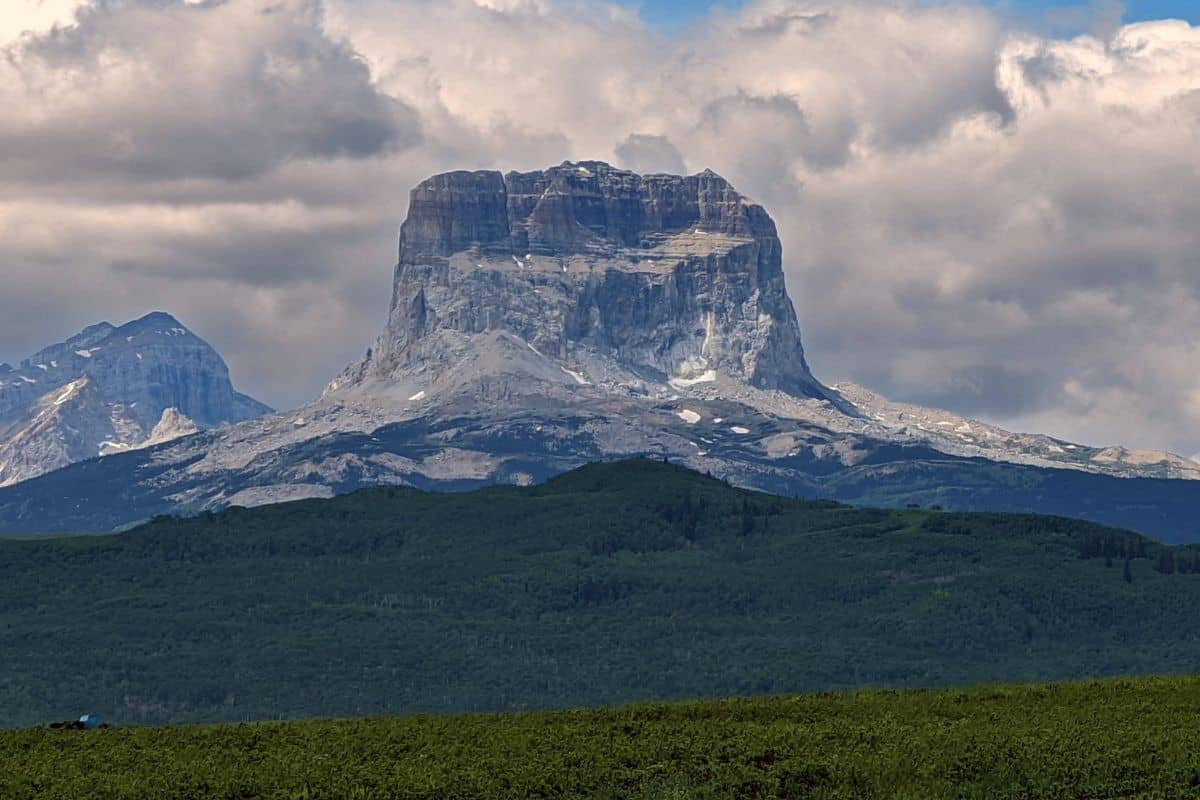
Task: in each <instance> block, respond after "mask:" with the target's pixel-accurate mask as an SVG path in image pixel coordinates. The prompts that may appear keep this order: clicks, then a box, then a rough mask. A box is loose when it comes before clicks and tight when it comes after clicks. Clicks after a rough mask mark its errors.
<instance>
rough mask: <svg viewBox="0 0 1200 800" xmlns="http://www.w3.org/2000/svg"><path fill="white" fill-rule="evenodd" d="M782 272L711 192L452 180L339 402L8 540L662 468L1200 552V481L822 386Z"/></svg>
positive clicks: (752, 214)
mask: <svg viewBox="0 0 1200 800" xmlns="http://www.w3.org/2000/svg"><path fill="white" fill-rule="evenodd" d="M782 265H783V252H782V246H781V245H780V241H779V237H778V235H777V231H776V229H775V225H774V223H773V222H772V221H771V218H770V216H769V215H768V214H767V212H766V211H765V210H764V209H763V208H762V206H760V205H758V204H757V203H755V202H753V201H751V200H749V199H748V198H746V197H743V196H742V195H740V194H739V193H738V192H737V191H735V190H734V188H733V187H732V186H730V184H729V183H728V182H727V181H725V180H724V179H723V178H721V177H720V176H718V175H716V174H714V173H712V172H709V171H705V172H702V173H700V174H698V175H692V176H686V177H684V176H675V175H637V174H635V173H632V172H628V171H625V170H619V169H615V168H613V167H610V166H609V165H607V164H603V163H601V162H594V161H589V162H580V163H570V162H568V163H565V164H562V165H560V166H558V167H551V168H549V169H546V170H542V171H537V172H530V173H516V172H510V173H507V174H501V173H499V172H491V171H482V172H451V173H446V174H443V175H437V176H434V177H432V178H430V179H428V180H426V181H424V182H422V183H421V184H420V185H419V186H417V187H416V188H415V189H414V190H413V191H412V194H411V198H410V203H409V212H408V217H407V219H406V220H405V222H404V224H403V226H402V227H401V233H400V248H399V256H398V263H397V265H396V267H395V272H394V276H393V282H392V297H393V299H392V303H391V308H390V312H389V316H388V321H387V324H386V326H385V329H384V331H383V333H382V335H381V336H380V337H379V338H378V340H377V341H376V342H375V343H374V344H373V345H372V347H371V348H369V350H368V351H367V353H366V356H365V357H364V358H363V359H362V360H361V361H360V362H358V363H356V364H353V365H351V366H350V367H348V368H347V369H346V370H344V371H343V372H342V374H340V375H338V376H337V377H336V378H335V379H334V380H333V381H331V382H330V383H329V385H328V387H327V389H326V390H325V392H324V393H323V395H322V396H321V397H320V398H318V399H317V400H315V401H314V402H312V403H310V404H308V405H307V406H304V407H302V408H300V409H297V410H295V411H291V412H287V413H284V414H276V415H271V416H265V417H261V418H258V419H255V420H252V421H249V422H247V423H244V424H241V425H236V426H233V427H231V428H227V429H223V430H221V431H218V432H208V433H204V434H200V435H197V436H191V437H188V438H186V439H182V440H180V441H177V442H172V443H168V444H166V445H162V446H159V447H155V448H153V449H151V450H148V451H144V452H140V453H133V454H128V455H122V456H120V457H119V458H113V459H110V460H108V461H106V462H105V463H104V467H103V469H101V468H99V467H98V466H96V465H92V464H87V463H85V464H80V465H77V466H74V467H71V468H69V469H67V470H65V471H62V472H59V473H55V474H52V475H46V476H43V477H42V478H39V479H37V480H34V481H28V482H25V483H22V484H20V485H19V486H13V487H9V488H7V489H0V531H7V532H20V531H31V530H43V531H52V530H71V529H75V530H80V529H89V530H95V529H110V528H112V527H115V526H121V525H126V524H129V523H131V522H135V521H137V520H139V519H145V518H148V517H150V516H152V515H154V514H161V513H178V512H195V511H200V510H205V509H212V508H219V507H222V506H226V505H230V504H234V505H255V504H260V503H265V502H271V501H274V500H285V499H295V498H302V497H316V496H329V495H332V494H335V493H341V492H347V491H352V490H354V489H357V488H360V487H363V486H371V485H379V484H407V485H412V486H419V487H425V488H442V489H465V488H471V487H474V486H479V485H484V484H488V483H496V482H512V483H531V482H536V481H541V480H545V479H547V478H549V477H551V476H553V475H555V474H558V473H561V472H563V471H566V470H569V469H572V468H574V467H577V466H579V465H581V464H583V463H586V462H589V461H596V460H603V459H612V458H621V457H626V456H630V455H637V454H654V455H658V456H663V455H666V456H670V457H671V458H672V459H675V460H677V461H681V462H682V463H686V464H687V465H689V466H691V467H694V468H696V469H700V470H703V471H707V472H712V473H713V474H716V475H720V476H723V477H726V478H728V479H730V480H731V481H732V482H734V483H736V484H739V485H744V486H750V487H757V488H760V489H764V490H768V491H772V492H778V493H782V494H788V495H793V494H803V495H806V496H823V497H830V498H834V499H838V500H842V501H845V502H854V503H866V504H901V505H903V504H907V503H922V504H930V503H936V504H939V505H942V506H944V507H946V508H958V509H962V510H999V511H1034V512H1045V513H1055V514H1064V515H1069V516H1077V517H1080V518H1084V519H1091V520H1096V521H1100V522H1104V523H1107V524H1113V525H1120V526H1124V527H1131V528H1136V529H1137V530H1141V531H1144V532H1146V533H1150V534H1153V535H1155V536H1158V537H1160V538H1163V539H1167V540H1170V541H1185V540H1191V539H1195V540H1200V519H1197V518H1196V516H1195V514H1194V509H1195V507H1196V505H1197V502H1198V501H1200V482H1197V481H1195V480H1191V479H1194V478H1200V465H1197V464H1196V463H1195V462H1192V461H1190V460H1188V459H1184V458H1181V457H1179V456H1174V455H1171V454H1166V453H1145V452H1131V451H1126V450H1123V449H1121V448H1094V447H1085V446H1082V445H1076V444H1072V443H1069V442H1063V441H1060V440H1057V439H1053V438H1051V437H1046V436H1036V435H1024V434H1014V433H1009V432H1007V431H1002V430H1000V429H998V428H995V427H993V426H988V425H984V424H982V423H978V422H975V421H972V420H966V419H962V418H960V417H956V416H954V415H951V414H947V413H944V412H938V411H934V410H929V409H921V408H917V407H913V406H904V405H899V404H892V403H888V402H887V401H886V400H883V399H882V398H879V397H877V396H875V395H873V394H871V393H870V392H868V391H866V390H863V389H859V388H857V387H853V386H850V385H848V384H843V385H839V386H838V387H828V386H825V385H823V384H822V383H821V382H820V381H819V380H817V379H816V378H815V377H814V376H813V375H812V373H811V371H810V370H809V367H808V364H807V362H806V360H805V355H804V350H803V347H802V345H801V336H800V327H799V324H798V322H797V319H796V314H795V311H794V309H793V306H792V302H791V300H790V298H789V296H788V294H787V290H786V287H785V283H784V273H783V266H782ZM64 499H67V500H69V502H65V503H64V502H63V501H64Z"/></svg>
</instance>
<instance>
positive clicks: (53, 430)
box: [0, 311, 270, 486]
mask: <svg viewBox="0 0 1200 800" xmlns="http://www.w3.org/2000/svg"><path fill="white" fill-rule="evenodd" d="M0 375H2V376H3V377H2V378H0V486H2V485H6V484H9V483H14V482H17V481H21V480H25V479H28V478H30V477H33V476H36V475H39V474H41V473H43V472H46V471H48V470H51V469H57V468H58V467H61V466H64V465H65V464H69V463H72V462H74V461H79V460H82V459H86V458H91V457H94V456H96V455H108V454H111V453H117V452H123V451H126V450H131V449H134V448H136V447H139V446H142V445H143V444H144V443H146V442H147V441H149V440H153V441H155V442H157V441H166V440H168V438H171V437H173V436H178V435H185V433H186V432H189V431H194V430H197V429H201V428H211V427H215V426H218V425H221V424H224V423H227V422H239V421H241V420H244V419H248V418H250V417H254V416H258V415H260V414H263V413H266V412H267V411H269V410H270V409H269V408H267V407H266V406H264V405H263V404H261V403H259V402H257V401H255V400H253V399H252V398H249V397H246V396H245V395H242V394H240V393H238V392H236V391H234V389H233V386H232V383H231V381H230V378H229V368H228V367H227V366H226V364H225V362H224V360H222V358H221V356H220V355H219V354H218V353H217V352H216V351H215V350H213V348H212V347H211V346H209V344H208V343H207V342H205V341H204V340H203V339H200V338H199V337H197V336H195V335H194V334H193V333H191V331H189V330H188V329H187V328H185V327H183V325H182V324H180V322H179V321H178V320H177V319H175V317H173V316H172V315H170V314H168V313H166V312H163V311H156V312H153V313H151V314H147V315H146V316H143V317H141V318H139V319H136V320H134V321H132V322H128V323H126V324H124V325H122V326H121V327H119V328H117V327H114V326H113V325H112V324H111V323H108V322H101V323H98V324H96V325H91V326H89V327H87V328H84V329H83V330H82V331H80V332H79V333H77V334H76V335H74V336H72V337H71V338H69V339H67V340H66V341H63V342H59V343H57V344H53V345H50V346H49V347H45V348H42V349H41V350H40V351H38V352H37V353H35V354H34V355H32V356H30V357H29V358H27V359H24V360H23V361H22V362H21V365H20V367H19V368H16V369H13V368H9V369H8V370H3V369H0ZM167 412H170V413H167Z"/></svg>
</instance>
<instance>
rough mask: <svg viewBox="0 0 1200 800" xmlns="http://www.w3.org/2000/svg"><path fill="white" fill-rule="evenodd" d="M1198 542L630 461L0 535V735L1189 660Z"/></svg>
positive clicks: (1021, 677)
mask: <svg viewBox="0 0 1200 800" xmlns="http://www.w3.org/2000/svg"><path fill="white" fill-rule="evenodd" d="M1197 554H1198V551H1196V550H1182V549H1170V548H1165V547H1162V546H1160V545H1157V544H1155V543H1153V542H1150V541H1148V540H1145V539H1143V538H1141V537H1139V536H1137V535H1135V534H1132V533H1127V532H1119V531H1112V530H1108V529H1104V528H1100V527H1098V526H1094V525H1090V524H1088V523H1082V522H1078V521H1072V520H1065V519H1056V518H1048V517H1035V516H1007V515H997V514H977V515H969V514H941V513H935V512H931V511H925V510H919V509H910V510H903V511H877V510H860V509H854V508H850V507H846V506H840V505H836V504H833V503H829V502H807V501H803V500H787V499H783V498H779V497H775V496H770V495H761V494H754V493H750V492H746V491H741V490H737V489H732V488H730V487H728V486H727V485H725V484H724V483H722V482H719V481H715V480H712V479H709V478H705V477H704V476H701V475H697V474H695V473H692V472H689V471H687V470H684V469H681V468H677V467H674V466H670V465H666V464H662V463H656V462H649V461H630V462H621V463H616V464H608V465H597V466H592V467H587V468H584V469H582V470H579V471H577V472H574V473H570V474H568V475H565V476H562V477H560V478H558V479H555V480H553V481H551V482H549V483H547V484H545V485H543V486H539V487H531V488H516V487H501V488H490V489H485V490H481V491H477V492H473V493H468V494H451V495H440V494H428V493H422V492H418V491H415V490H408V489H375V490H368V491H363V492H359V493H357V494H353V495H349V496H345V497H339V498H335V499H332V500H315V501H304V502H298V503H291V504H286V505H280V506H274V507H268V508H260V509H254V510H245V509H232V510H229V511H227V512H223V513H220V514H212V515H206V516H203V517H199V518H196V519H187V520H176V519H160V520H157V521H155V522H153V523H151V524H149V525H147V526H144V527H142V528H139V529H136V530H134V531H131V532H128V533H124V534H120V535H115V536H91V537H79V538H68V539H43V540H31V541H0V714H2V715H3V717H2V718H0V727H17V726H27V725H35V724H41V723H44V722H47V721H50V720H53V719H66V718H69V717H72V716H77V715H79V714H81V713H83V712H84V711H89V712H91V711H94V712H97V713H100V714H102V715H103V716H105V717H107V718H110V719H112V720H114V721H115V722H117V723H118V724H135V723H139V724H140V723H160V722H185V721H219V720H233V721H237V720H244V719H271V718H277V717H284V718H294V717H306V716H366V715H375V714H409V713H416V712H461V711H491V710H523V709H536V708H553V707H559V708H562V707H578V706H598V705H606V704H616V703H625V702H632V701H647V700H668V699H686V698H699V697H721V696H729V695H758V694H769V693H791V692H798V691H809V690H825V689H834V688H853V687H860V686H914V685H917V686H932V685H945V684H968V683H975V682H996V681H1042V680H1058V679H1066V678H1076V677H1090V676H1103V675H1116V674H1131V673H1140V674H1149V673H1171V672H1188V671H1192V670H1194V669H1195V667H1196V665H1197V664H1198V663H1200V637H1198V635H1197V632H1198V631H1200V627H1198V626H1197V624H1196V621H1195V618H1194V609H1195V608H1197V607H1198V605H1200V573H1197V572H1195V569H1196V568H1197V566H1200V564H1198V562H1197Z"/></svg>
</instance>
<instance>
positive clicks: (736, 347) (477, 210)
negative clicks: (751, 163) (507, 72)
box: [356, 162, 829, 398]
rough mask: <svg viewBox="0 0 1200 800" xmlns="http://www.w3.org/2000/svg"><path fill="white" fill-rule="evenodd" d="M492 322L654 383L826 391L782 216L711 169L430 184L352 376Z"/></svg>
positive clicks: (595, 170) (430, 358)
mask: <svg viewBox="0 0 1200 800" xmlns="http://www.w3.org/2000/svg"><path fill="white" fill-rule="evenodd" d="M495 331H503V332H506V333H509V334H512V335H513V336H515V337H517V338H519V339H520V340H522V341H524V342H526V343H527V344H528V345H530V346H531V347H532V348H534V349H535V350H537V351H538V352H541V353H546V354H549V355H551V356H553V357H554V358H557V359H560V360H564V361H571V360H573V359H578V360H581V361H582V360H587V359H589V358H593V357H597V356H598V357H602V358H610V359H612V360H614V361H615V362H616V363H617V364H619V365H620V367H621V368H622V369H624V370H627V371H628V372H630V373H631V374H633V375H637V376H640V377H643V378H646V379H648V380H652V381H657V382H660V383H661V382H665V381H667V380H671V379H675V380H682V381H703V380H711V379H713V378H715V377H716V376H717V375H722V376H726V377H729V378H732V379H735V380H738V381H744V382H746V383H747V384H749V385H752V386H755V387H758V388H762V389H780V390H783V391H786V392H788V393H790V394H793V395H797V396H803V397H817V398H826V397H829V394H828V393H827V392H826V390H825V389H824V387H822V386H821V384H820V383H819V382H818V381H817V380H816V379H815V378H814V377H813V376H812V374H811V373H810V371H809V368H808V365H807V363H806V362H805V359H804V351H803V348H802V346H801V343H800V328H799V324H798V323H797V320H796V314H795V311H794V309H793V307H792V303H791V300H790V299H789V297H788V294H787V290H786V288H785V286H784V276H783V268H782V248H781V246H780V242H779V237H778V234H777V233H776V230H775V224H774V223H773V222H772V221H771V218H770V216H769V215H768V214H767V213H766V211H764V210H763V208H762V206H760V205H758V204H757V203H754V202H753V201H751V200H749V199H747V198H745V197H743V196H742V195H740V194H738V192H737V191H736V190H734V188H733V187H732V186H730V185H729V183H728V181H726V180H725V179H724V178H722V177H720V176H719V175H716V174H715V173H713V172H710V171H705V172H703V173H700V174H698V175H691V176H687V177H682V176H676V175H647V176H641V175H637V174H634V173H632V172H627V171H624V170H619V169H615V168H613V167H610V166H609V165H607V164H603V163H600V162H582V163H578V164H572V163H566V164H563V165H561V166H558V167H552V168H550V169H547V170H544V171H539V172H529V173H517V172H510V173H508V174H505V175H502V174H501V173H499V172H451V173H446V174H444V175H437V176H434V177H432V178H430V179H428V180H426V181H424V182H422V183H421V184H420V185H419V186H418V187H417V188H415V189H414V190H413V191H412V195H411V200H410V207H409V215H408V219H407V220H406V221H405V223H404V225H403V227H402V229H401V236H400V253H399V263H398V265H397V268H396V274H395V281H394V294H393V300H392V306H391V312H390V316H389V320H388V325H387V330H386V332H385V333H384V335H383V337H381V339H380V340H379V342H378V344H377V345H376V347H375V348H374V349H373V351H372V354H371V356H370V358H369V359H368V361H367V363H365V364H364V365H362V367H361V368H360V370H359V371H358V374H357V376H356V377H357V379H359V380H362V379H367V378H384V379H386V378H389V377H394V376H395V375H396V373H397V371H402V370H405V369H411V368H415V367H421V366H426V367H427V366H428V365H430V364H436V363H438V357H439V355H440V354H441V353H443V352H444V351H445V350H446V348H447V346H450V343H452V342H453V341H454V339H455V336H456V335H464V336H475V335H478V334H484V333H488V332H495Z"/></svg>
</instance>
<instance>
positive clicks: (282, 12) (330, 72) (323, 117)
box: [0, 0, 420, 183]
mask: <svg viewBox="0 0 1200 800" xmlns="http://www.w3.org/2000/svg"><path fill="white" fill-rule="evenodd" d="M321 19H322V14H321V7H320V5H319V4H318V3H316V2H313V1H312V0H273V2H271V3H267V2H264V1H263V0H234V1H233V2H220V3H216V2H206V3H189V2H183V1H182V0H180V1H179V2H165V3H161V2H159V3H136V2H131V3H107V2H106V3H101V4H99V5H94V6H85V7H82V8H80V9H78V10H77V11H76V14H75V24H72V25H68V26H61V27H55V28H53V29H52V30H51V31H48V32H46V33H44V34H42V35H39V36H25V37H22V38H21V39H19V40H18V41H16V42H15V43H10V44H9V45H8V46H7V47H6V48H5V51H4V55H5V56H6V58H5V59H3V60H2V61H0V102H2V103H3V105H4V106H5V107H6V108H20V109H21V113H18V114H6V115H4V117H3V118H0V149H2V150H3V152H4V153H5V159H4V161H3V166H2V167H0V176H4V177H6V178H8V179H10V180H28V181H37V182H39V183H42V182H46V181H64V180H65V181H77V180H79V179H80V178H81V177H86V176H95V175H100V176H104V177H109V178H113V177H116V178H119V179H121V180H130V181H136V180H154V179H163V178H216V179H222V180H247V179H251V178H254V177H256V176H258V175H261V174H263V173H264V172H267V171H269V170H270V169H272V168H273V167H275V166H278V165H279V164H281V163H284V162H286V161H289V160H292V159H304V158H334V157H339V156H345V157H360V158H361V157H366V156H372V155H377V154H380V153H384V152H386V151H388V150H391V149H403V148H405V147H408V146H411V145H412V144H415V143H416V142H417V141H419V138H420V127H419V121H418V119H417V117H416V115H415V113H413V112H412V110H411V109H408V108H407V107H406V106H404V104H403V103H401V102H399V101H397V100H395V99H394V98H391V97H389V96H387V95H385V94H383V93H380V92H378V91H376V89H375V87H374V86H373V85H372V82H371V78H370V74H369V71H368V69H367V67H366V65H365V64H364V63H362V61H361V60H360V59H358V58H357V57H356V56H355V54H354V52H353V50H352V49H350V48H349V47H348V46H347V45H345V44H343V43H340V42H336V41H333V40H331V39H330V38H329V37H327V36H325V34H324V33H323V31H322V29H321Z"/></svg>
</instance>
